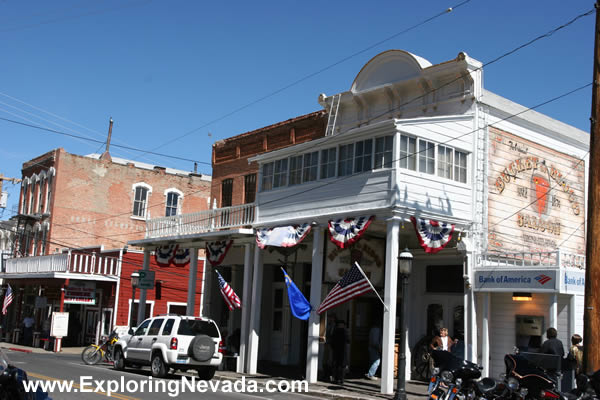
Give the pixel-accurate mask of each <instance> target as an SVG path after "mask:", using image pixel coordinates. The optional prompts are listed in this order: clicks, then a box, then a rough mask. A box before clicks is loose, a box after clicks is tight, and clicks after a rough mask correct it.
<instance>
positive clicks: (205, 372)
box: [198, 367, 217, 381]
mask: <svg viewBox="0 0 600 400" xmlns="http://www.w3.org/2000/svg"><path fill="white" fill-rule="evenodd" d="M216 370H217V367H201V368H198V377H199V378H200V379H202V380H205V381H209V380H211V379H212V378H213V376H215V371H216Z"/></svg>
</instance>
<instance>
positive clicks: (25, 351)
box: [2, 347, 33, 353]
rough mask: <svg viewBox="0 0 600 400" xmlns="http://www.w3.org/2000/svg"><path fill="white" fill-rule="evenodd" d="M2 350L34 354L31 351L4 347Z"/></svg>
mask: <svg viewBox="0 0 600 400" xmlns="http://www.w3.org/2000/svg"><path fill="white" fill-rule="evenodd" d="M2 349H6V350H11V351H20V352H22V353H33V351H32V350H29V349H19V348H18V347H2Z"/></svg>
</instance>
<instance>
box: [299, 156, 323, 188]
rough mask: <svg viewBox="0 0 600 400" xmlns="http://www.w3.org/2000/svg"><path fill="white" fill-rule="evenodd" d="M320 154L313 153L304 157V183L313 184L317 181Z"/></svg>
mask: <svg viewBox="0 0 600 400" xmlns="http://www.w3.org/2000/svg"><path fill="white" fill-rule="evenodd" d="M318 168H319V152H318V151H313V152H312V153H307V154H305V155H304V165H303V166H302V181H303V182H312V181H316V180H317V175H318V171H319V169H318Z"/></svg>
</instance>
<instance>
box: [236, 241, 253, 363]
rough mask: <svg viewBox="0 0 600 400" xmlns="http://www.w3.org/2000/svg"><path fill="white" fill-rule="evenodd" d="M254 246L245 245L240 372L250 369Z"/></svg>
mask: <svg viewBox="0 0 600 400" xmlns="http://www.w3.org/2000/svg"><path fill="white" fill-rule="evenodd" d="M252 248H253V245H252V244H250V243H246V244H245V245H244V285H243V289H242V290H243V292H242V322H241V334H240V354H239V357H238V364H237V367H236V371H237V372H238V373H243V372H246V371H248V369H247V365H246V360H247V359H248V357H247V351H246V349H247V347H248V342H249V338H248V336H249V333H250V310H251V308H252V307H251V303H250V295H251V293H250V290H252Z"/></svg>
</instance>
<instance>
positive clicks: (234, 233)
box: [127, 228, 254, 248]
mask: <svg viewBox="0 0 600 400" xmlns="http://www.w3.org/2000/svg"><path fill="white" fill-rule="evenodd" d="M226 239H233V240H236V241H237V242H238V243H239V242H240V241H248V242H252V241H254V230H253V229H248V228H240V229H227V230H223V231H213V232H204V233H194V234H190V235H177V236H167V237H161V238H152V239H142V240H132V241H130V242H128V243H127V244H128V245H131V246H138V247H150V248H154V247H158V246H165V245H168V244H174V243H177V244H179V245H180V246H183V247H186V248H194V247H197V248H200V247H203V246H204V244H205V243H206V242H214V241H216V240H226Z"/></svg>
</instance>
